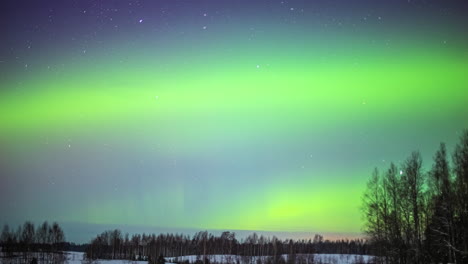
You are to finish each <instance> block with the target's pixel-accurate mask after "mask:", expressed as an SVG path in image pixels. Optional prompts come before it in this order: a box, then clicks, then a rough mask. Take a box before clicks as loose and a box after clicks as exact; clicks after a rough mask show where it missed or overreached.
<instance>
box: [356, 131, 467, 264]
mask: <svg viewBox="0 0 468 264" xmlns="http://www.w3.org/2000/svg"><path fill="white" fill-rule="evenodd" d="M362 209H363V213H364V217H365V220H366V224H365V231H366V234H367V236H368V238H369V243H370V245H371V246H372V253H373V254H374V255H376V256H379V257H380V258H379V261H380V263H468V130H466V131H464V132H463V133H462V135H461V137H460V140H459V142H458V144H457V145H456V146H455V148H454V151H453V153H452V155H451V158H449V157H448V154H447V150H446V146H445V144H444V143H441V144H440V147H439V148H438V150H437V152H436V153H435V154H434V157H433V162H432V167H430V168H429V169H428V170H427V171H425V170H424V169H423V162H422V158H421V154H420V153H419V152H413V153H411V155H410V156H409V157H408V158H407V159H406V161H404V163H403V164H401V165H400V166H397V165H395V164H393V163H391V164H390V166H389V167H388V168H385V169H384V170H382V171H380V170H378V169H377V168H376V169H375V170H374V172H373V174H372V177H371V178H370V179H369V181H368V183H367V189H366V191H365V194H364V196H363V207H362Z"/></svg>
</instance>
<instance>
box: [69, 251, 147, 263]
mask: <svg viewBox="0 0 468 264" xmlns="http://www.w3.org/2000/svg"><path fill="white" fill-rule="evenodd" d="M64 253H65V254H66V257H67V263H68V264H84V263H89V264H148V261H131V260H123V259H112V260H107V259H105V260H104V259H98V260H96V261H93V262H83V257H84V253H83V252H73V251H68V252H64Z"/></svg>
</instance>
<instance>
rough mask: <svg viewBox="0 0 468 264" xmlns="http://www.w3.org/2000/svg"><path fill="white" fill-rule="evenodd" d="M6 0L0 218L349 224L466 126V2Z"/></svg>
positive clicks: (322, 228)
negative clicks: (400, 174)
mask: <svg viewBox="0 0 468 264" xmlns="http://www.w3.org/2000/svg"><path fill="white" fill-rule="evenodd" d="M3 5H4V6H3V7H2V8H1V11H0V15H1V17H2V18H1V21H2V23H1V30H2V34H1V35H2V41H1V43H0V201H1V202H0V211H1V212H2V213H1V214H0V223H4V222H5V223H12V224H16V223H21V222H23V221H24V220H32V221H43V220H49V221H52V220H57V221H59V222H61V223H85V224H90V225H93V224H99V225H132V226H150V227H161V228H168V229H169V228H171V229H177V228H181V229H182V228H187V229H220V230H256V231H262V230H263V231H273V232H274V231H278V232H279V231H288V232H311V233H320V232H329V233H338V234H345V233H359V232H360V231H361V227H362V219H361V214H360V209H359V207H360V202H361V195H362V191H363V190H364V188H365V183H366V180H367V178H368V176H369V175H370V174H371V172H372V169H373V168H374V167H375V166H379V167H385V166H387V165H388V164H389V162H390V161H394V162H395V163H397V164H399V163H400V162H402V161H403V160H404V159H405V158H406V157H407V156H408V155H409V153H411V151H413V150H420V151H421V152H422V154H423V157H424V162H425V164H426V165H427V164H430V163H431V159H432V155H433V153H434V152H435V150H436V148H437V146H438V142H440V141H443V142H446V143H447V146H448V148H449V150H450V151H451V148H452V147H453V145H454V144H455V142H456V141H457V140H458V136H459V134H460V132H461V131H462V129H465V128H468V118H467V117H468V107H467V105H468V35H467V34H466V32H467V31H466V29H467V28H468V27H467V26H468V18H467V17H466V12H467V11H468V7H467V4H466V3H464V2H463V1H435V0H427V1H422V0H419V1H417V0H412V1H407V0H405V1H398V0H395V1H383V0H382V1H370V0H369V1H364V0H358V1H344V0H329V1H325V0H308V1H306V0H302V1H299V0H297V1H294V0H292V1H280V0H278V1H270V0H268V1H267V0H260V1H243V0H238V1H234V0H216V1H215V0H205V1H188V0H186V1H182V0H172V1H169V0H162V1H150V0H140V1H138V0H133V1H118V0H114V1H104V0H83V1H78V0H74V1H72V0H65V1H63V0H62V1H58V0H53V1H52V0H47V1H40V3H38V1H6V2H5V4H3ZM426 169H428V168H426ZM69 236H71V238H72V239H73V236H74V234H70V235H69Z"/></svg>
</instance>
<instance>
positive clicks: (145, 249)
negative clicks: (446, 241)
mask: <svg viewBox="0 0 468 264" xmlns="http://www.w3.org/2000/svg"><path fill="white" fill-rule="evenodd" d="M313 253H328V254H359V255H366V254H369V246H368V244H367V243H366V241H365V240H364V239H356V240H347V239H346V240H344V239H343V240H336V241H330V240H324V239H323V236H321V235H315V237H314V238H313V239H307V240H306V239H302V240H292V239H285V240H281V239H278V238H276V237H275V236H273V237H271V238H270V237H265V236H263V235H260V236H259V235H257V234H256V233H253V234H251V235H249V236H247V237H246V238H245V239H241V240H238V239H237V238H236V235H235V233H233V232H227V231H226V232H223V233H222V234H221V235H219V236H216V235H213V234H211V233H208V232H207V231H201V232H198V233H196V234H195V235H194V236H193V237H190V236H188V235H182V234H159V235H155V234H151V235H149V234H148V235H145V234H143V235H139V234H135V235H132V236H131V237H129V235H128V234H126V235H125V236H123V235H122V232H121V231H120V230H113V231H106V232H103V233H102V234H100V235H98V236H97V237H96V238H94V239H93V240H92V241H91V243H90V244H89V246H88V247H87V249H86V257H87V258H88V259H128V260H147V261H148V262H149V263H154V264H156V263H158V262H159V261H158V260H160V259H161V257H178V256H187V255H196V256H197V262H198V263H199V264H207V263H208V262H209V258H208V257H207V256H210V255H237V256H243V258H242V259H243V263H252V264H261V263H258V262H256V263H254V262H253V260H254V258H253V257H255V256H270V257H271V258H267V259H265V263H268V264H281V263H284V264H288V263H289V264H294V263H299V264H306V263H308V264H311V263H314V262H313ZM284 254H287V255H289V256H290V257H288V260H287V261H288V263H286V260H285V259H283V258H282V255H284ZM302 254H307V255H308V256H307V258H308V259H305V258H304V256H302ZM257 261H258V259H257ZM233 263H235V262H234V260H233Z"/></svg>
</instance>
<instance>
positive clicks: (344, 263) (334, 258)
mask: <svg viewBox="0 0 468 264" xmlns="http://www.w3.org/2000/svg"><path fill="white" fill-rule="evenodd" d="M313 255H314V263H322V264H354V263H373V262H374V261H373V258H374V257H373V256H366V255H350V254H313ZM206 257H207V258H208V259H209V261H210V263H214V262H216V263H225V264H228V263H245V262H246V260H247V261H249V260H250V263H257V259H261V260H265V259H266V258H267V257H245V256H237V255H208V256H206ZM296 257H298V258H299V257H304V259H305V260H306V261H307V255H306V254H298V255H297V256H296ZM197 258H198V259H203V256H198V257H197V256H195V255H191V256H182V257H173V258H166V260H167V261H168V262H178V261H186V260H188V261H189V262H190V263H194V262H195V261H196V260H197ZM283 258H284V259H285V260H287V258H288V255H283ZM262 262H263V261H262Z"/></svg>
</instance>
